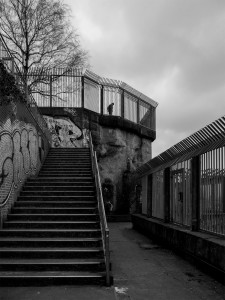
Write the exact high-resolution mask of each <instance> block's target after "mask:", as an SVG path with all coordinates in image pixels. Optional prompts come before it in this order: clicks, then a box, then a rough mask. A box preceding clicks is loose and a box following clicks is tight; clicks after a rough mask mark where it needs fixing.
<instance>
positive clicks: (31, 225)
mask: <svg viewBox="0 0 225 300" xmlns="http://www.w3.org/2000/svg"><path fill="white" fill-rule="evenodd" d="M3 228H23V229H25V228H28V229H35V228H40V229H41V228H45V229H65V228H68V229H78V228H80V229H96V228H98V229H99V228H100V224H99V222H97V221H28V220H27V221H21V220H20V221H18V220H11V221H5V222H4V225H3Z"/></svg>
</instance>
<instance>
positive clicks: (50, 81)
mask: <svg viewBox="0 0 225 300" xmlns="http://www.w3.org/2000/svg"><path fill="white" fill-rule="evenodd" d="M49 79H50V80H49V84H50V107H52V75H50V78H49Z"/></svg>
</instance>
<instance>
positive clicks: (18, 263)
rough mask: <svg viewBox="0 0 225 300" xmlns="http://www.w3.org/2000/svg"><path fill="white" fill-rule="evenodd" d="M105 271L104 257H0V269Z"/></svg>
mask: <svg viewBox="0 0 225 300" xmlns="http://www.w3.org/2000/svg"><path fill="white" fill-rule="evenodd" d="M32 270H33V271H47V270H48V271H63V270H64V271H78V270H82V271H87V270H89V271H90V270H91V271H103V270H104V260H102V259H96V258H95V259H93V258H85V259H16V258H15V259H0V271H32Z"/></svg>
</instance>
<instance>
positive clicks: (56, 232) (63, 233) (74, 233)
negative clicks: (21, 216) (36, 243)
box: [0, 228, 101, 237]
mask: <svg viewBox="0 0 225 300" xmlns="http://www.w3.org/2000/svg"><path fill="white" fill-rule="evenodd" d="M100 234H101V230H100V229H28V228H26V229H20V228H16V229H8V228H5V229H2V230H1V231H0V237H6V236H8V237H13V236H14V237H16V236H17V237H39V236H42V237H98V236H100Z"/></svg>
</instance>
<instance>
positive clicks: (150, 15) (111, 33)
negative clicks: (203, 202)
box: [65, 0, 225, 156]
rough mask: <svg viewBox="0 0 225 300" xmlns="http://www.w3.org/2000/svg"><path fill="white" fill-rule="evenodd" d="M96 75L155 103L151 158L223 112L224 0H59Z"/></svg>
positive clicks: (224, 102) (224, 111) (224, 69)
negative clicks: (68, 9) (66, 7)
mask: <svg viewBox="0 0 225 300" xmlns="http://www.w3.org/2000/svg"><path fill="white" fill-rule="evenodd" d="M65 2H66V3H68V4H69V5H70V6H71V8H72V10H71V13H72V15H73V16H74V26H75V27H76V28H77V30H78V33H79V34H80V40H81V43H82V46H83V47H84V48H85V49H86V50H88V51H89V54H90V64H91V69H92V71H94V72H95V73H96V74H98V75H100V76H103V77H108V78H112V79H118V80H122V81H124V82H126V83H127V84H129V85H131V86H132V87H134V88H135V89H138V90H139V91H140V92H142V93H144V94H145V95H147V96H149V97H150V98H152V99H154V100H155V101H157V102H158V103H159V105H158V107H157V111H156V117H157V128H156V130H157V138H156V140H155V141H154V143H153V156H155V155H158V154H160V153H161V152H163V151H164V150H166V149H168V148H169V147H171V146H172V145H174V144H175V143H177V142H179V141H180V140H181V139H183V138H185V137H187V136H188V135H190V134H191V133H193V132H195V131H197V130H198V129H200V128H202V127H204V126H205V125H207V124H209V123H211V122H212V121H214V120H215V119H217V118H219V117H221V116H223V115H225V0H65Z"/></svg>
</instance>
